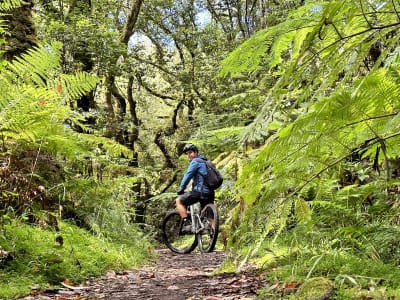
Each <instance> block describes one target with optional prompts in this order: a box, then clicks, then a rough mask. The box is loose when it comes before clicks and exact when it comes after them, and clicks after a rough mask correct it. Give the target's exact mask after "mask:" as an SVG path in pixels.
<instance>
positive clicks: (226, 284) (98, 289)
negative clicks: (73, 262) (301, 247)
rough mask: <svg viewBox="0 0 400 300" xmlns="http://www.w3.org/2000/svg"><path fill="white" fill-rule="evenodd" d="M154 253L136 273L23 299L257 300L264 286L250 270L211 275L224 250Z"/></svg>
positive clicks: (262, 280) (259, 276)
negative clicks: (259, 290)
mask: <svg viewBox="0 0 400 300" xmlns="http://www.w3.org/2000/svg"><path fill="white" fill-rule="evenodd" d="M157 251H158V254H159V257H158V260H157V262H155V263H154V264H152V265H148V266H144V267H142V268H141V269H139V270H131V271H125V272H121V273H115V272H112V271H111V272H108V273H107V275H106V276H104V277H102V278H100V279H93V280H88V281H87V282H86V286H84V287H72V286H68V285H64V287H63V288H61V289H58V290H56V291H47V292H44V293H40V294H36V295H34V293H32V295H31V296H28V297H25V298H22V299H25V300H30V299H42V300H49V299H54V300H67V299H68V300H69V299H71V300H72V299H73V300H78V299H146V300H152V299H154V300H167V299H168V300H181V299H182V300H186V299H187V300H189V299H190V300H219V299H225V300H230V299H232V300H233V299H242V300H244V299H256V292H257V290H258V289H259V288H261V287H262V286H263V285H264V284H265V281H264V276H263V275H262V274H257V273H255V272H251V271H247V272H244V273H242V274H222V275H216V276H211V274H212V272H213V271H214V270H216V269H217V268H218V267H219V266H220V265H221V264H222V262H223V261H224V258H225V252H223V251H214V252H211V253H200V252H197V251H196V252H193V253H190V254H184V255H182V254H175V253H173V252H171V251H170V250H167V249H159V250H157Z"/></svg>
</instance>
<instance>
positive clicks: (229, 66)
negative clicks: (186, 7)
mask: <svg viewBox="0 0 400 300" xmlns="http://www.w3.org/2000/svg"><path fill="white" fill-rule="evenodd" d="M307 3H308V4H307V5H305V6H303V7H301V8H299V9H298V10H296V11H294V12H292V13H291V14H290V16H289V17H288V19H287V20H286V21H284V22H283V23H282V24H279V25H277V26H275V27H271V28H267V29H265V30H263V31H261V32H260V33H259V34H257V35H256V36H254V38H253V37H251V38H250V39H248V40H247V41H246V42H245V43H243V44H242V45H241V46H240V47H241V48H240V47H239V48H237V49H236V50H235V51H234V52H232V53H231V55H230V56H229V57H228V58H227V59H226V60H225V61H224V62H223V68H222V71H221V73H220V75H221V76H228V75H230V76H231V78H232V80H236V81H240V80H243V79H242V77H241V76H242V75H241V73H245V74H249V76H251V78H254V80H257V82H258V84H259V86H258V87H257V88H258V90H259V91H261V93H264V94H265V98H264V106H263V108H262V109H261V110H259V112H258V114H257V116H256V117H255V118H254V121H253V124H251V125H250V126H248V128H247V129H246V130H247V132H246V134H245V137H244V139H243V140H242V141H243V143H244V144H246V141H256V140H259V141H262V143H263V145H262V146H260V147H258V149H257V150H256V151H253V152H252V153H251V156H250V159H251V161H250V162H249V163H248V164H247V165H246V166H245V167H244V169H243V172H241V173H239V179H238V182H237V185H236V190H237V191H238V198H239V199H240V203H239V204H238V205H237V207H236V209H235V210H234V217H233V218H232V220H231V228H232V233H231V236H230V246H232V248H233V249H234V251H235V252H236V253H238V254H240V255H239V256H240V257H241V258H239V256H236V259H237V260H238V261H239V262H238V266H239V267H241V266H243V265H244V263H245V261H246V260H248V259H250V258H251V257H253V256H256V257H260V256H261V257H262V256H263V253H265V252H268V257H269V258H270V257H271V254H272V257H273V259H272V261H271V265H273V267H274V268H276V269H277V270H278V273H279V274H280V275H279V276H281V278H282V280H291V279H293V277H294V278H295V279H296V280H298V281H302V280H304V278H306V277H309V276H311V274H312V275H314V274H315V275H317V276H318V275H321V276H331V277H332V276H333V278H335V276H341V275H343V274H348V275H349V276H351V277H352V278H358V277H363V278H370V277H371V278H372V277H373V278H385V283H383V281H379V280H378V281H379V282H378V283H377V286H379V285H387V286H392V287H393V288H397V289H398V285H397V283H396V282H398V272H397V270H396V267H395V266H397V265H398V263H399V255H398V251H396V250H395V249H396V247H398V245H397V240H398V238H399V235H398V232H399V225H398V224H399V223H398V217H396V216H395V215H396V214H397V213H398V193H397V185H398V180H397V176H398V171H397V170H398V167H397V159H398V152H399V146H398V145H399V138H398V137H399V128H398V116H399V111H400V107H399V101H398V99H399V97H400V90H399V88H398V87H399V83H400V82H399V73H398V71H397V69H398V62H399V57H398V49H397V48H398V38H396V37H395V36H396V35H395V34H394V32H393V30H394V29H395V28H396V29H397V27H398V19H397V14H396V13H397V7H395V6H394V4H393V3H386V2H385V3H381V2H380V3H378V2H374V1H360V2H357V3H354V2H351V3H350V2H348V1H326V2H322V3H318V2H315V1H308V2H307ZM295 16H297V17H295ZM299 16H304V19H302V18H299ZM260 39H261V41H260ZM257 44H259V45H260V48H261V49H258V48H256V45H257ZM272 79H273V80H272ZM252 88H254V87H252ZM257 136H258V137H260V136H263V137H264V140H263V139H260V138H257ZM392 180H393V181H392ZM249 182H250V183H251V184H249ZM282 236H287V237H288V238H287V239H286V238H282ZM285 248H286V249H288V251H291V252H292V253H289V254H288V253H287V254H285V255H283V256H282V257H281V256H280V254H279V251H280V250H282V249H285ZM338 253H340V255H339V256H338V257H345V258H346V260H348V261H347V262H343V261H342V260H341V259H342V258H341V259H340V262H339V263H338V262H334V261H333V257H336V256H335V255H337V254H338ZM278 257H279V258H282V259H277V258H278ZM327 257H328V258H327ZM285 259H288V261H286V262H285ZM369 260H373V261H374V262H373V264H371V265H368V267H367V268H366V267H365V266H366V265H367V263H366V262H367V261H369ZM264 261H267V259H265V260H264ZM325 264H326V265H325ZM283 265H285V266H286V267H282V269H280V267H277V266H283ZM340 265H346V269H345V270H344V269H340V268H339V266H340ZM320 268H321V269H323V271H322V272H321V273H319V270H320ZM379 268H382V269H385V270H386V271H385V272H387V274H389V275H387V274H385V272H380V271H379ZM281 271H282V272H281ZM378 274H379V275H378ZM392 276H393V277H392Z"/></svg>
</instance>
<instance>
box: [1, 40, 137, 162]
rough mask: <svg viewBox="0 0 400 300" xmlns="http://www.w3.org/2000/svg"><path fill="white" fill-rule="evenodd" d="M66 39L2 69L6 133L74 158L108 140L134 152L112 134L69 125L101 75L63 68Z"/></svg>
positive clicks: (111, 148) (118, 149) (117, 150)
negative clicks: (74, 108) (77, 102)
mask: <svg viewBox="0 0 400 300" xmlns="http://www.w3.org/2000/svg"><path fill="white" fill-rule="evenodd" d="M60 49H61V45H60V44H57V43H55V44H53V45H50V46H48V47H41V48H37V49H32V50H30V51H28V52H27V53H26V54H24V55H22V56H21V57H20V58H17V59H16V60H15V61H13V62H12V63H7V64H6V65H5V68H4V69H3V71H2V72H1V73H0V82H1V85H0V91H1V95H0V121H1V126H0V134H1V135H2V137H3V139H7V138H13V139H15V140H19V141H21V142H22V141H25V142H27V143H28V142H30V143H34V142H36V141H40V143H41V148H42V149H46V150H48V151H51V152H53V153H59V154H62V155H64V156H67V157H69V158H74V157H75V156H76V155H78V154H81V155H82V154H84V153H87V152H88V151H89V150H90V149H95V148H96V147H97V146H98V144H103V146H104V150H105V151H106V152H107V153H109V154H110V155H117V156H120V155H121V154H124V155H126V156H128V155H129V154H130V152H129V150H128V149H127V148H126V147H122V146H117V145H116V143H113V142H112V141H110V140H106V139H102V138H96V137H95V136H89V135H82V134H77V133H76V132H74V131H72V130H71V129H69V128H67V127H65V121H66V120H67V119H69V118H71V119H73V118H74V116H73V115H72V112H71V110H70V106H69V104H70V102H72V100H73V99H76V98H77V97H79V96H81V95H83V94H85V93H86V92H88V91H90V90H92V89H93V88H94V86H95V85H96V83H97V81H98V79H97V78H96V77H95V76H93V75H89V74H87V73H84V72H79V73H77V74H75V75H66V74H62V73H60V71H59V70H60Z"/></svg>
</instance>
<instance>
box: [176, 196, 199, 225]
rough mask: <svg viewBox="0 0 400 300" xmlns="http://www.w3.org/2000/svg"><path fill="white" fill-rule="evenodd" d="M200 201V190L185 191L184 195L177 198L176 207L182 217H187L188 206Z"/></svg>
mask: <svg viewBox="0 0 400 300" xmlns="http://www.w3.org/2000/svg"><path fill="white" fill-rule="evenodd" d="M199 201H200V193H199V192H194V191H191V192H185V193H184V194H183V195H179V196H178V198H176V200H175V204H176V209H177V210H178V213H179V215H180V216H181V218H182V219H184V218H187V207H188V206H189V205H192V204H195V203H196V202H199Z"/></svg>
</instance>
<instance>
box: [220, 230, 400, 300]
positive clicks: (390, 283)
mask: <svg viewBox="0 0 400 300" xmlns="http://www.w3.org/2000/svg"><path fill="white" fill-rule="evenodd" d="M249 251H251V249H250V248H241V249H240V250H239V252H238V253H236V254H235V255H231V256H230V259H229V261H228V260H227V261H225V262H224V265H223V266H222V267H223V269H224V270H230V271H237V269H238V268H240V267H241V266H242V265H243V262H244V261H247V260H246V259H244V257H246V256H247V255H248V254H249ZM247 257H248V262H252V263H254V264H255V265H256V266H257V268H258V269H259V270H260V271H262V272H263V273H265V274H266V281H267V282H268V284H267V285H266V286H265V287H264V288H263V289H262V290H261V291H259V295H260V297H261V299H341V300H345V299H349V300H350V299H400V269H399V267H398V266H397V265H396V264H394V263H385V262H383V261H382V260H380V259H379V257H373V256H369V257H368V256H366V255H355V254H354V250H352V249H332V248H330V249H329V247H324V245H323V243H317V244H312V243H307V242H306V241H305V240H304V243H303V242H301V241H300V242H299V241H298V240H297V238H296V236H295V235H292V234H290V233H289V234H287V235H286V236H285V237H280V238H278V239H277V240H274V241H273V240H272V239H271V240H269V241H264V243H262V245H261V246H260V248H259V249H258V251H256V252H253V253H252V254H251V255H250V257H252V258H251V259H250V258H249V256H247ZM313 282H316V284H313ZM321 282H324V284H326V286H327V287H326V289H325V290H323V291H322V290H319V289H321V286H322V284H321ZM306 287H307V290H305V288H306ZM324 297H325V298H324Z"/></svg>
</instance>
